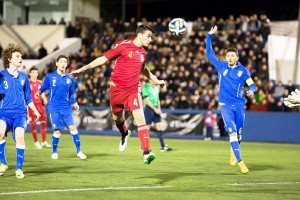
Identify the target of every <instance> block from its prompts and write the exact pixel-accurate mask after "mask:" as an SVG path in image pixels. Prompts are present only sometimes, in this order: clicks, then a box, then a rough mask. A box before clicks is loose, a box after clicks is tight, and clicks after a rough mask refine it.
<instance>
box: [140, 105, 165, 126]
mask: <svg viewBox="0 0 300 200" xmlns="http://www.w3.org/2000/svg"><path fill="white" fill-rule="evenodd" d="M144 114H145V120H146V124H147V125H151V124H152V122H154V123H158V122H161V116H160V115H158V114H156V113H155V112H154V110H153V109H151V108H150V107H149V106H146V107H145V109H144Z"/></svg>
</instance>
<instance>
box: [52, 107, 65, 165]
mask: <svg viewBox="0 0 300 200" xmlns="http://www.w3.org/2000/svg"><path fill="white" fill-rule="evenodd" d="M49 116H50V122H51V125H52V130H53V135H52V155H51V158H52V159H58V143H59V139H60V136H61V130H62V129H63V128H64V126H63V124H62V121H61V120H60V119H61V118H62V117H63V116H62V115H61V114H60V113H59V112H51V111H50V115H49Z"/></svg>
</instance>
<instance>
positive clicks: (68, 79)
mask: <svg viewBox="0 0 300 200" xmlns="http://www.w3.org/2000/svg"><path fill="white" fill-rule="evenodd" d="M39 90H40V92H41V93H43V92H44V91H46V90H49V96H48V102H49V103H48V109H49V111H50V112H51V111H61V110H66V109H67V110H68V109H69V110H70V108H71V104H74V103H76V99H75V81H74V78H73V77H72V76H70V75H69V74H65V75H63V76H61V75H59V74H58V73H57V71H54V72H52V73H50V74H48V75H47V76H46V78H45V80H44V83H43V85H42V87H41V88H40V89H39Z"/></svg>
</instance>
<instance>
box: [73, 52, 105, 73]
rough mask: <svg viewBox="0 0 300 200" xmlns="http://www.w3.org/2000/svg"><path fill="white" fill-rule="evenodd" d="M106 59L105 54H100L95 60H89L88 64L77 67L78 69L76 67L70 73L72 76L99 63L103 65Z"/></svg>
mask: <svg viewBox="0 0 300 200" xmlns="http://www.w3.org/2000/svg"><path fill="white" fill-rule="evenodd" d="M107 61H108V59H107V58H106V57H105V56H101V57H99V58H96V59H95V60H93V61H92V62H90V63H89V64H87V65H85V66H83V67H81V68H79V69H76V70H74V71H72V72H71V73H70V74H71V75H72V76H74V77H77V76H79V75H80V74H81V73H82V72H84V71H86V70H88V69H92V68H95V67H97V66H100V65H103V64H105V63H106V62H107Z"/></svg>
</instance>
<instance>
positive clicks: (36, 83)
mask: <svg viewBox="0 0 300 200" xmlns="http://www.w3.org/2000/svg"><path fill="white" fill-rule="evenodd" d="M42 84H43V83H42V81H40V80H37V81H31V80H30V88H31V97H32V102H33V103H34V104H42V99H41V96H39V97H38V98H37V99H36V98H35V97H34V94H35V93H37V91H38V90H39V89H40V87H41V86H42Z"/></svg>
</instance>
